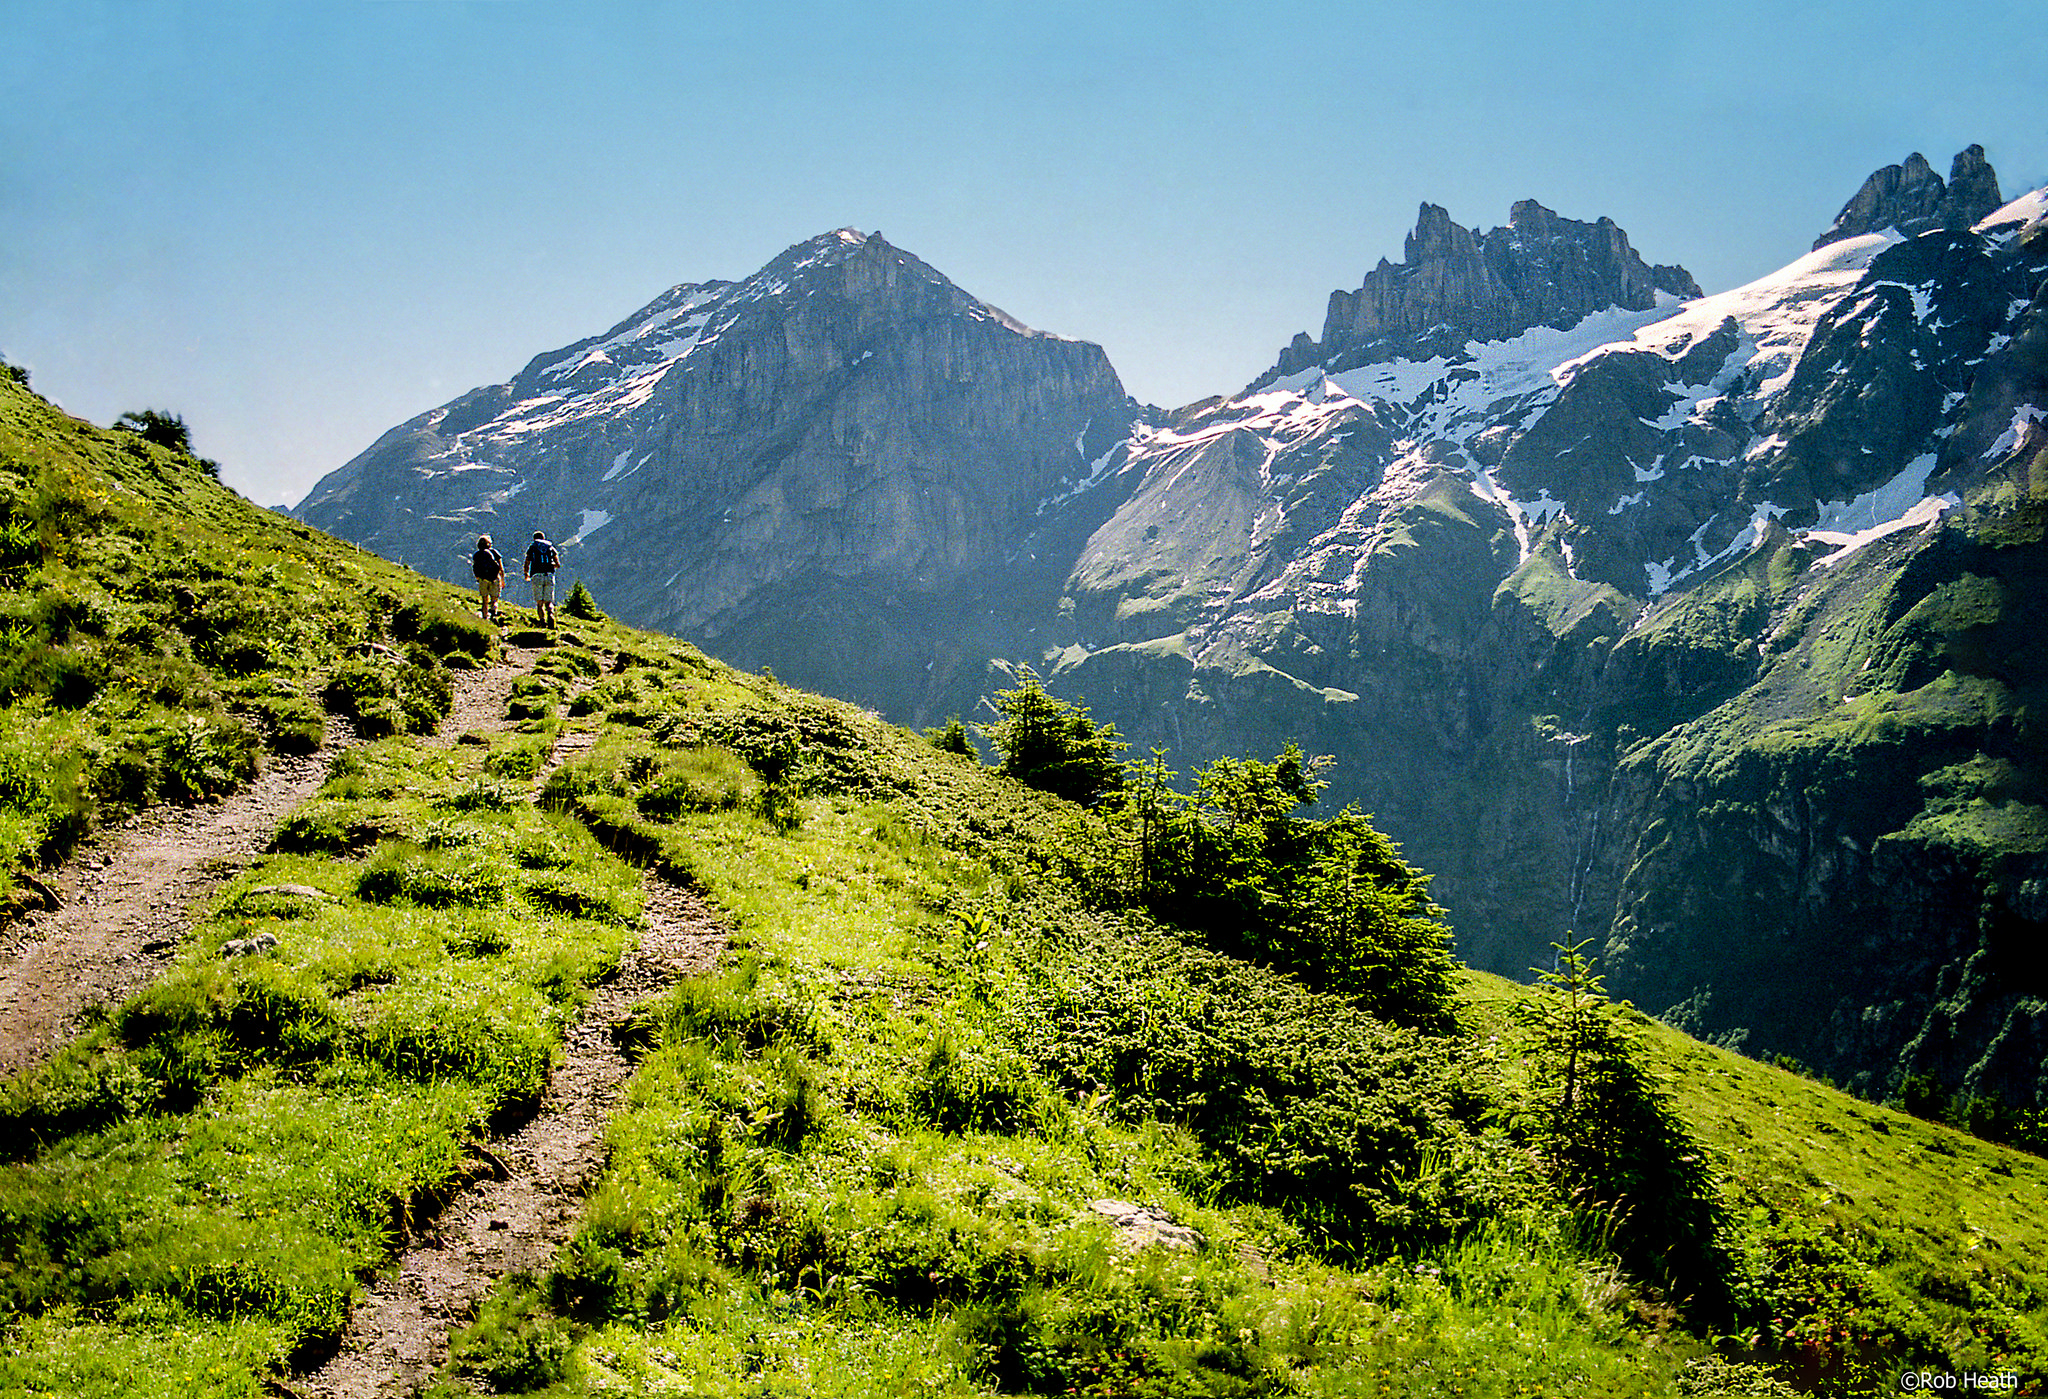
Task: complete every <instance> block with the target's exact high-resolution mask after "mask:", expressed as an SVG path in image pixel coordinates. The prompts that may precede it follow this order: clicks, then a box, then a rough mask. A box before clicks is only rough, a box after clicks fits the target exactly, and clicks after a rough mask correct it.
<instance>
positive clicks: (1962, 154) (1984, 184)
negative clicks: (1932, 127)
mask: <svg viewBox="0 0 2048 1399" xmlns="http://www.w3.org/2000/svg"><path fill="white" fill-rule="evenodd" d="M2003 202H2004V201H2003V200H2001V199H2000V198H1999V196H1998V174H1997V172H1996V171H1994V170H1993V169H1992V168H1991V163H1990V162H1989V161H1987V160H1986V159H1984V148H1983V147H1982V146H1970V147H1968V148H1967V149H1965V150H1961V151H1958V152H1957V153H1956V158H1955V160H1954V161H1953V162H1952V163H1951V164H1950V166H1949V172H1948V182H1947V183H1946V184H1944V183H1943V182H1942V178H1941V176H1939V175H1937V174H1935V173H1934V167H1933V166H1931V165H1929V164H1928V163H1927V157H1926V156H1924V155H1922V154H1920V152H1918V151H1915V152H1913V153H1912V154H1911V155H1909V156H1907V157H1906V160H1905V163H1904V164H1902V165H1887V166H1885V167H1884V168H1883V169H1881V170H1877V171H1873V172H1872V174H1871V176H1870V178H1869V179H1867V180H1865V181H1864V182H1863V188H1861V189H1859V190H1857V191H1856V193H1855V195H1854V197H1852V198H1851V199H1850V200H1849V202H1848V203H1847V204H1844V205H1843V206H1842V212H1841V213H1839V214H1837V215H1836V216H1835V222H1834V224H1833V226H1832V227H1830V228H1829V229H1828V231H1827V232H1826V233H1823V234H1821V236H1820V237H1819V238H1816V239H1815V240H1814V243H1813V246H1814V247H1815V248H1823V247H1826V246H1827V245H1828V244H1829V243H1836V242H1840V241H1841V240H1842V239H1844V238H1860V237H1861V236H1863V235H1864V234H1866V233H1880V232H1882V231H1884V230H1885V229H1887V228H1889V229H1894V230H1896V231H1897V232H1899V233H1901V234H1904V235H1906V236H1908V237H1910V236H1912V235H1914V234H1918V233H1925V232H1927V231H1928V230H1929V229H1933V228H1949V229H1965V228H1970V227H1973V226H1975V225H1976V223H1977V222H1978V221H1979V220H1980V219H1983V218H1985V217H1987V216H1988V215H1990V214H1991V213H1993V212H1994V211H1995V210H1996V209H1997V208H1998V206H1999V205H2000V204H2002V203H2003Z"/></svg>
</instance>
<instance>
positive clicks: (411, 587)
mask: <svg viewBox="0 0 2048 1399" xmlns="http://www.w3.org/2000/svg"><path fill="white" fill-rule="evenodd" d="M0 640H4V648H0V703H4V706H5V707H4V709H0V901H4V902H5V906H6V907H8V908H9V909H11V910H12V911H19V910H20V909H21V908H23V907H25V906H27V907H32V906H33V905H34V904H35V902H36V901H37V898H38V895H37V892H36V890H35V889H34V887H33V886H32V885H30V884H26V883H24V882H23V881H22V880H21V878H20V876H21V875H23V874H24V873H29V872H31V871H32V870H33V868H34V867H35V866H36V865H37V864H39V863H47V862H49V861H52V860H56V859H60V858H62V856H63V855H64V854H65V853H66V852H68V851H69V850H70V849H71V848H72V847H73V846H74V845H75V844H76V842H77V841H78V840H79V839H80V838H82V837H83V836H84V835H85V834H86V833H88V832H89V831H90V830H92V829H93V828H94V827H95V826H98V825H100V824H101V823H103V822H105V821H107V820H110V819H113V818H116V817H118V816H119V815H120V814H122V813H123V812H126V811H129V810H133V809H135V808H136V807H139V806H143V805H147V804H149V803H151V802H155V801H186V802H190V801H203V800H206V799H208V798H210V797H213V796H216V795H218V794H219V793H221V792H224V791H228V790H232V789H234V788H235V787H238V786H240V785H241V784H243V783H244V782H246V781H247V780H248V779H249V778H250V777H251V775H253V773H254V771H255V769H256V765H257V764H258V762H259V761H261V755H262V754H263V753H264V752H265V751H266V750H267V751H269V752H273V753H299V752H307V751H310V750H311V749H312V748H313V747H315V746H316V745H317V743H318V741H319V735H320V726H321V717H322V716H321V712H320V711H321V700H320V695H319V692H320V690H321V689H322V688H323V687H327V686H329V685H330V684H332V683H333V682H334V681H335V680H336V679H337V677H338V679H339V682H340V683H339V685H338V686H337V687H336V688H335V697H334V698H333V699H332V700H331V701H330V707H334V708H339V709H341V710H342V711H344V712H347V713H350V714H352V715H354V716H355V717H357V718H358V719H359V720H360V721H361V726H362V727H363V728H364V730H365V731H366V732H368V733H371V734H376V733H388V732H390V731H392V730H393V729H395V728H400V727H407V726H412V727H420V726H423V725H430V724H431V723H432V721H433V720H434V718H435V717H437V714H438V713H439V712H445V709H446V704H447V700H446V694H445V690H446V686H445V685H443V684H438V683H436V682H435V680H434V674H433V673H434V671H435V670H436V668H437V667H436V666H435V665H433V664H426V663H425V662H426V661H428V660H429V659H431V660H434V661H438V662H439V663H440V664H443V665H445V664H447V663H449V662H451V661H452V662H454V663H457V664H459V663H462V662H465V661H477V660H480V659H481V658H482V657H483V656H484V655H485V654H486V653H487V652H488V650H489V649H490V647H491V646H492V645H493V641H492V638H491V636H490V634H489V633H488V632H487V631H486V630H484V629H483V628H481V627H479V626H477V625H476V624H475V623H474V622H473V621H472V620H470V619H469V617H468V616H467V615H466V614H465V613H464V611H463V609H462V608H461V607H460V605H459V603H457V602H456V601H455V595H454V593H453V590H451V589H448V588H446V587H441V586H429V585H428V584H427V583H426V582H425V581H424V580H422V579H420V578H419V577H418V576H417V575H415V574H413V573H411V572H410V571H409V570H406V569H403V568H400V567H398V566H396V565H394V564H390V563H387V562H385V561H384V560H382V559H378V558H375V557H374V556H372V555H369V554H366V553H364V552H362V551H361V550H359V549H355V548H352V547H350V546H347V545H344V544H341V543H339V542H338V541H335V540H333V539H329V538H327V537H326V536H324V535H321V534H318V533H317V532H315V531H313V530H310V529H308V528H306V527H305V526H303V525H300V524H298V523H297V522H296V521H293V520H290V519H287V518H286V517H284V516H281V515H278V514H275V513H273V512H271V511H267V510H260V509H258V508H257V507H256V506H254V505H252V504H250V503H249V502H248V501H246V500H244V499H242V498H241V497H240V496H237V495H235V494H234V493H233V492H231V491H228V490H225V489H223V488H222V487H221V486H220V485H219V483H218V482H217V481H215V480H214V479H213V478H212V476H211V474H210V473H209V472H208V471H207V470H206V468H205V467H204V465H203V464H202V463H201V462H199V461H197V460H195V459H194V458H192V457H190V456H188V455H185V454H182V453H178V452H173V451H169V450H167V449H165V448H163V447H159V446H156V445H153V444H151V443H147V442H145V441H143V440H142V439H141V438H140V437H138V436H136V435H134V434H131V433H118V432H106V431H102V430H100V429H98V428H95V427H93V426H92V425H91V424H88V423H84V422H80V421H78V420H76V419H73V418H69V417H67V416H65V415H64V414H62V413H60V412H58V411H56V410H54V409H53V408H52V407H51V406H50V405H49V404H48V403H46V402H44V401H43V400H42V399H40V398H38V397H36V396H35V395H34V394H32V393H30V392H29V391H28V390H27V389H26V388H24V387H23V386H22V385H20V384H17V383H16V382H15V381H14V380H13V379H12V378H11V377H8V376H4V375H0ZM371 643H388V644H389V645H390V646H391V647H393V648H398V649H403V648H405V647H407V646H408V645H409V644H412V643H418V644H420V645H423V646H425V647H426V649H427V650H429V651H431V652H432V653H434V655H433V656H432V657H431V658H429V657H425V656H421V655H420V653H419V652H418V651H415V652H414V654H413V657H412V659H418V660H420V661H422V664H419V665H411V666H408V665H406V664H404V661H405V659H407V658H405V657H400V656H397V655H386V654H385V653H381V652H380V653H374V654H373V655H371V656H370V657H369V658H368V659H364V658H363V653H364V651H365V648H366V647H368V646H369V645H370V644H371Z"/></svg>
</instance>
